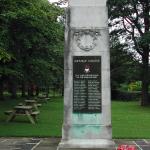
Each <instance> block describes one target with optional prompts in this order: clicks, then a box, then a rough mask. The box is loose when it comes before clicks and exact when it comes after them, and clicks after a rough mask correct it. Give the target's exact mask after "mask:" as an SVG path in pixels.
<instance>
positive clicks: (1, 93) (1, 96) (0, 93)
mask: <svg viewBox="0 0 150 150" xmlns="http://www.w3.org/2000/svg"><path fill="white" fill-rule="evenodd" d="M0 100H4V82H3V79H0Z"/></svg>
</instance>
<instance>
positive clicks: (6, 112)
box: [4, 110, 13, 115]
mask: <svg viewBox="0 0 150 150" xmlns="http://www.w3.org/2000/svg"><path fill="white" fill-rule="evenodd" d="M12 112H13V110H7V111H5V112H4V114H5V115H10V114H11V113H12Z"/></svg>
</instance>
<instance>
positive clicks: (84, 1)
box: [69, 0, 107, 6]
mask: <svg viewBox="0 0 150 150" xmlns="http://www.w3.org/2000/svg"><path fill="white" fill-rule="evenodd" d="M106 2H107V0H69V6H106Z"/></svg>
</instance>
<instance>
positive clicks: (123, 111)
mask: <svg viewBox="0 0 150 150" xmlns="http://www.w3.org/2000/svg"><path fill="white" fill-rule="evenodd" d="M112 126H113V138H150V107H141V106H139V102H113V103H112Z"/></svg>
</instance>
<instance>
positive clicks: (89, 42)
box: [74, 29, 100, 51]
mask: <svg viewBox="0 0 150 150" xmlns="http://www.w3.org/2000/svg"><path fill="white" fill-rule="evenodd" d="M98 36H100V31H97V30H92V29H82V30H78V31H75V32H74V37H75V40H76V43H77V46H78V47H79V48H80V49H82V50H84V51H90V50H93V49H94V48H95V47H96V45H97V42H96V41H97V39H98Z"/></svg>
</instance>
